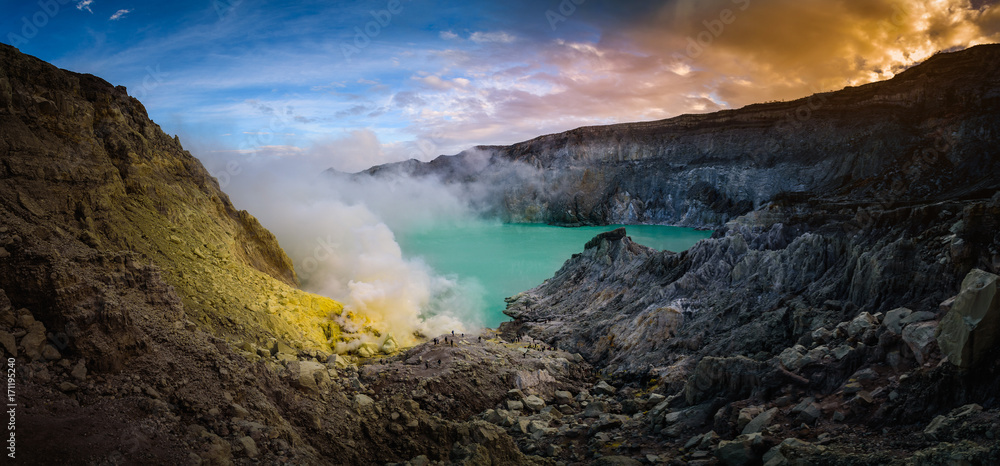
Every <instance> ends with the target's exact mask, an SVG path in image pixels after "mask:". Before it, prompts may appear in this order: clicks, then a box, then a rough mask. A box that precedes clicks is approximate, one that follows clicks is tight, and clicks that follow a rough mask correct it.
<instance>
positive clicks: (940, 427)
mask: <svg viewBox="0 0 1000 466" xmlns="http://www.w3.org/2000/svg"><path fill="white" fill-rule="evenodd" d="M982 410H983V407H982V406H979V405H977V404H968V405H965V406H962V407H959V408H955V409H953V410H952V411H951V412H950V413H948V414H947V415H940V416H937V417H935V418H934V419H933V420H932V421H931V422H930V424H927V427H926V428H924V437H926V438H927V440H931V441H945V440H950V436H951V430H952V427H953V426H954V425H955V424H957V423H959V422H960V421H962V420H963V419H964V418H966V417H968V416H970V415H972V414H975V413H978V412H980V411H982Z"/></svg>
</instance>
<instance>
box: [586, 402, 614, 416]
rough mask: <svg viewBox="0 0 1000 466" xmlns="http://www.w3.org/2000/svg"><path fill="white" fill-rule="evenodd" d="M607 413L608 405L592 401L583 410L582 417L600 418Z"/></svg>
mask: <svg viewBox="0 0 1000 466" xmlns="http://www.w3.org/2000/svg"><path fill="white" fill-rule="evenodd" d="M606 412H608V403H607V402H605V401H592V402H590V403H589V404H588V405H587V407H586V408H585V409H584V410H583V417H600V415H601V414H604V413H606Z"/></svg>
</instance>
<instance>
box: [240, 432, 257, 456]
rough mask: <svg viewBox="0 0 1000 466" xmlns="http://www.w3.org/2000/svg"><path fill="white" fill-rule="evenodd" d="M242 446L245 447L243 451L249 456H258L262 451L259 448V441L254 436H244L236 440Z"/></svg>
mask: <svg viewBox="0 0 1000 466" xmlns="http://www.w3.org/2000/svg"><path fill="white" fill-rule="evenodd" d="M236 442H237V443H239V445H240V447H241V448H243V453H246V455H247V457H249V458H256V457H257V456H258V455H260V451H259V450H257V442H255V441H254V440H253V439H252V438H250V437H247V436H243V437H240V438H239V439H237V440H236Z"/></svg>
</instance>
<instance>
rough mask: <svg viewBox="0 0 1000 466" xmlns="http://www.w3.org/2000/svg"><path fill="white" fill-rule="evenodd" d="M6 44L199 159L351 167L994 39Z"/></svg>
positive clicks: (775, 31)
mask: <svg viewBox="0 0 1000 466" xmlns="http://www.w3.org/2000/svg"><path fill="white" fill-rule="evenodd" d="M3 8H4V10H5V13H6V14H5V15H4V18H2V19H0V41H2V42H5V43H8V44H11V45H15V46H16V47H18V48H19V49H20V50H21V51H22V52H25V53H28V54H31V55H34V56H37V57H39V58H41V59H43V60H46V61H49V62H51V63H54V64H55V65H57V66H59V67H62V68H66V69H69V70H72V71H77V72H83V73H92V74H95V75H97V76H100V77H102V78H104V79H106V80H108V81H109V82H111V83H113V84H116V85H124V86H126V87H128V89H129V93H130V94H131V95H133V96H135V97H137V98H139V99H140V100H141V101H142V102H143V103H144V105H145V106H146V109H147V111H148V112H149V114H150V117H151V118H152V119H153V120H154V121H156V122H157V123H159V124H160V126H161V127H163V129H164V130H165V131H166V132H168V133H170V134H178V135H180V136H181V139H182V142H183V143H184V145H185V147H187V148H188V149H190V150H191V151H192V152H193V153H194V154H195V155H196V156H198V157H200V158H202V159H203V160H204V161H206V165H210V170H211V169H213V167H212V166H211V165H213V164H214V165H215V166H220V165H224V164H225V163H226V161H227V160H231V159H236V160H238V159H239V158H240V157H247V156H249V155H266V156H269V157H278V158H281V157H296V158H308V159H310V160H313V161H314V163H315V164H316V165H317V167H322V166H331V167H335V168H338V169H341V170H347V171H355V170H360V169H363V168H366V167H368V166H370V165H373V164H377V163H384V162H389V161H395V160H404V159H407V158H418V159H422V160H429V159H431V158H433V157H435V156H437V155H440V154H453V153H456V152H458V151H460V150H462V149H464V148H468V147H470V146H473V145H476V144H506V143H514V142H518V141H521V140H525V139H529V138H532V137H535V136H538V135H542V134H546V133H550V132H557V131H564V130H568V129H572V128H575V127H578V126H583V125H592V124H605V123H616V122H626V121H639V120H650V119H659V118H667V117H671V116H676V115H679V114H682V113H692V112H707V111H714V110H719V109H724V108H733V107H740V106H743V105H747V104H750V103H754V102H759V101H769V100H785V99H792V98H797V97H801V96H805V95H808V94H810V93H813V92H816V91H825V90H832V89H838V88H841V87H844V86H846V85H850V84H860V83H864V82H870V81H873V80H879V79H885V78H888V77H891V76H892V75H893V74H894V73H895V72H898V71H899V70H901V69H904V68H905V67H906V66H910V65H912V63H914V62H916V61H919V60H923V59H925V58H926V57H927V56H929V55H930V54H932V53H933V52H935V51H937V50H943V49H949V50H950V49H956V48H963V47H967V46H969V45H974V44H978V43H984V42H996V41H997V31H998V30H1000V13H998V11H997V10H998V8H996V7H995V5H994V4H993V3H992V2H982V1H977V2H975V4H973V3H969V1H968V0H926V1H919V2H903V3H899V2H893V1H890V0H871V1H855V2H850V1H839V2H838V1H824V2H811V1H801V0H797V1H792V0H707V1H705V0H702V1H695V0H673V1H659V2H637V1H624V2H623V1H602V0H533V1H524V0H513V1H504V2H496V1H489V2H482V1H462V2H459V1H440V2H426V1H420V0H392V1H388V0H372V1H300V2H276V1H267V0H198V1H194V0H183V1H175V2H135V1H115V0H84V1H80V0H42V1H37V0H36V1H16V2H14V1H10V0H4V3H3Z"/></svg>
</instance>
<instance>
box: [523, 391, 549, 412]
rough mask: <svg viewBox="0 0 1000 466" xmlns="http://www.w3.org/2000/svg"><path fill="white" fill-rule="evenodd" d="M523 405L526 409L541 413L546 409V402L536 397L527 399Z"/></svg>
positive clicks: (531, 396)
mask: <svg viewBox="0 0 1000 466" xmlns="http://www.w3.org/2000/svg"><path fill="white" fill-rule="evenodd" d="M523 403H524V406H525V407H526V408H528V409H530V410H532V411H535V412H538V411H541V410H542V408H544V407H545V401H544V400H542V399H541V398H539V397H537V396H535V395H530V396H528V397H525V399H524V402H523Z"/></svg>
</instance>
